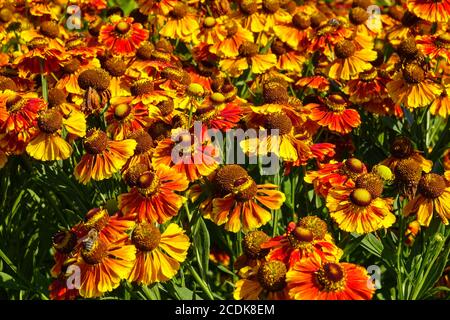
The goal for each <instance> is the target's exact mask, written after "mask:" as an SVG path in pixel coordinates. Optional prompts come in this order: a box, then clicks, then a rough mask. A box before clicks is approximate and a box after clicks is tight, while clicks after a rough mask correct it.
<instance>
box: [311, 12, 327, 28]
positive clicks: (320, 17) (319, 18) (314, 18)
mask: <svg viewBox="0 0 450 320" xmlns="http://www.w3.org/2000/svg"><path fill="white" fill-rule="evenodd" d="M310 19H311V27H313V28H318V27H320V25H321V24H322V23H323V22H325V21H326V20H327V17H325V15H324V14H323V13H320V12H318V13H315V14H313V15H311V17H310Z"/></svg>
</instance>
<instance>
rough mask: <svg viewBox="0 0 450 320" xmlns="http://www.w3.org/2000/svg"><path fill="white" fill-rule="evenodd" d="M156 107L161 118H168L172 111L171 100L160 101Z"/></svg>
mask: <svg viewBox="0 0 450 320" xmlns="http://www.w3.org/2000/svg"><path fill="white" fill-rule="evenodd" d="M157 107H158V109H159V111H160V112H161V115H162V116H163V117H165V116H168V115H169V114H171V113H172V111H173V110H174V104H173V99H172V98H168V99H167V100H164V101H161V102H160V103H158V105H157Z"/></svg>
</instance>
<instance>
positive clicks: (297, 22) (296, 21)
mask: <svg viewBox="0 0 450 320" xmlns="http://www.w3.org/2000/svg"><path fill="white" fill-rule="evenodd" d="M292 24H293V25H294V27H296V28H297V29H300V30H305V29H308V28H309V27H310V26H311V19H310V18H309V16H307V15H306V14H303V13H296V14H295V15H294V16H293V17H292Z"/></svg>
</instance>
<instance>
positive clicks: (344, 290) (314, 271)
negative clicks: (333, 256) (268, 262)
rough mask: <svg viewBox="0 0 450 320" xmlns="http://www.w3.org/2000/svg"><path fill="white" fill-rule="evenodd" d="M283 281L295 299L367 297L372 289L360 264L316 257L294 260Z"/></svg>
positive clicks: (360, 298)
mask: <svg viewBox="0 0 450 320" xmlns="http://www.w3.org/2000/svg"><path fill="white" fill-rule="evenodd" d="M286 282H287V284H288V285H287V286H288V290H289V296H290V297H291V298H292V299H295V300H370V299H372V296H373V293H374V291H375V288H374V286H373V284H372V282H371V281H370V278H369V276H368V274H367V271H366V269H364V268H363V267H360V266H358V265H355V264H352V263H347V262H340V263H339V262H327V261H322V260H321V259H320V257H315V259H308V260H306V261H302V262H301V263H297V264H296V266H295V267H294V268H293V269H292V270H290V271H289V272H288V273H287V274H286Z"/></svg>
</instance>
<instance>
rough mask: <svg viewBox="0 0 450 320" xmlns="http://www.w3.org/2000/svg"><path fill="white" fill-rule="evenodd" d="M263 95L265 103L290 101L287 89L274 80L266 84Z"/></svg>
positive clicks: (285, 102)
mask: <svg viewBox="0 0 450 320" xmlns="http://www.w3.org/2000/svg"><path fill="white" fill-rule="evenodd" d="M263 97H264V102H265V103H279V104H287V103H288V101H289V94H288V91H287V89H286V88H285V87H284V86H282V85H281V84H279V83H278V82H274V81H272V82H268V83H265V84H264V86H263Z"/></svg>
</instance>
